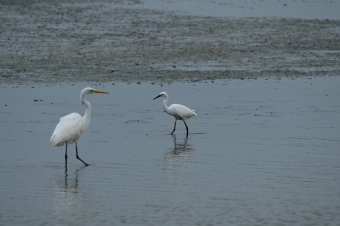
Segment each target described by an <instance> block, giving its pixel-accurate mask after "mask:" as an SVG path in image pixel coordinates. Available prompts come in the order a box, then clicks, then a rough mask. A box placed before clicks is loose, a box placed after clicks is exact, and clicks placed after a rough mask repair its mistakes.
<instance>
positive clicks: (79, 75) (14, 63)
mask: <svg viewBox="0 0 340 226" xmlns="http://www.w3.org/2000/svg"><path fill="white" fill-rule="evenodd" d="M17 2H20V1H16V4H12V3H10V2H9V1H0V4H1V7H0V15H1V16H0V30H1V32H0V49H1V51H0V83H2V84H4V83H16V84H29V83H55V82H79V81H82V82H84V81H85V82H111V81H112V82H115V81H123V82H145V81H148V82H172V81H201V80H214V79H224V78H238V79H239V78H257V77H265V76H268V77H280V76H287V77H299V76H333V75H340V66H339V65H340V37H339V33H340V32H339V27H340V21H339V20H319V19H314V20H307V19H293V18H230V17H207V16H192V15H183V14H177V13H175V12H171V11H161V10H150V9H145V8H143V7H138V6H139V5H142V3H140V2H139V1H132V2H130V1H103V2H101V3H97V2H94V1H93V2H91V1H88V2H86V3H79V2H76V1H65V2H63V3H53V2H52V3H51V2H48V1H22V4H19V3H17Z"/></svg>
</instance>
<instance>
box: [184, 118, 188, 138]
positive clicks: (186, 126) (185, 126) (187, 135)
mask: <svg viewBox="0 0 340 226" xmlns="http://www.w3.org/2000/svg"><path fill="white" fill-rule="evenodd" d="M183 122H184V125H185V127H186V128H187V136H188V134H189V129H188V126H187V124H186V123H185V121H184V120H183Z"/></svg>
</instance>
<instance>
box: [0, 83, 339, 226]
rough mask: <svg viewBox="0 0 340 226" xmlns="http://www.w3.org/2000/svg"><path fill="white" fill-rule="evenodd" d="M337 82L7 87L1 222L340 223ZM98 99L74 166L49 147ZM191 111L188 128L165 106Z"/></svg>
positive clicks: (1, 99)
mask: <svg viewBox="0 0 340 226" xmlns="http://www.w3.org/2000/svg"><path fill="white" fill-rule="evenodd" d="M339 85H340V77H311V78H297V79H286V78H282V79H275V78H272V79H256V80H255V79H244V80H220V81H214V82H211V81H208V82H202V83H171V84H162V86H160V85H155V84H150V83H142V84H127V83H115V84H114V85H113V84H112V83H105V84H84V83H76V84H58V85H39V86H37V85H35V86H26V85H19V86H16V85H1V89H0V106H1V107H0V115H1V128H2V129H1V131H0V137H1V139H0V143H1V147H2V154H1V156H0V180H1V185H0V199H1V205H0V222H2V223H1V224H3V225H42V224H51V225H56V224H67V225H123V224H126V225H161V224H162V225H227V224H228V225H266V224H267V225H338V224H339V222H340V217H339V214H338V213H339V212H340V173H339V172H340V171H339V162H340V154H339V147H340V139H339V134H340V129H339V128H340V127H339V126H340V117H339V113H340V105H339V96H340V89H339V88H340V87H339ZM86 86H91V87H95V88H99V89H103V90H106V91H108V92H109V93H110V94H109V95H89V96H88V98H87V99H88V100H89V101H90V102H91V104H92V107H93V115H92V120H91V125H90V127H89V129H88V131H86V132H85V133H84V134H83V135H82V137H81V138H80V140H79V145H78V147H79V155H80V157H81V158H82V159H83V160H84V161H86V162H87V163H89V164H90V166H88V167H84V165H83V164H82V163H81V162H80V161H78V160H77V159H76V158H75V149H74V145H69V152H68V153H69V161H68V173H67V174H65V173H64V147H51V146H49V139H50V136H51V134H52V132H53V130H54V127H55V125H56V124H57V122H58V120H59V117H61V116H63V115H65V114H68V113H71V112H79V113H81V114H83V112H84V108H83V106H82V105H81V104H80V102H79V94H80V91H81V89H82V88H84V87H86ZM161 91H166V92H168V94H169V96H170V100H169V103H170V104H171V103H179V104H184V105H186V106H188V107H190V108H194V109H196V110H197V111H198V112H199V115H198V116H196V117H194V118H191V119H189V120H188V121H187V124H188V126H189V136H188V137H187V138H186V131H185V126H184V124H183V123H182V122H181V121H179V122H178V123H177V130H176V132H175V135H170V132H171V131H172V129H173V123H174V119H173V118H172V117H171V116H169V115H167V114H166V113H164V112H163V109H162V100H160V99H157V100H154V101H153V100H152V99H153V98H154V97H155V96H157V95H158V94H159V93H160V92H161Z"/></svg>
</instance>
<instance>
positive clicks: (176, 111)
mask: <svg viewBox="0 0 340 226" xmlns="http://www.w3.org/2000/svg"><path fill="white" fill-rule="evenodd" d="M159 97H164V98H165V100H164V101H163V108H164V111H165V112H166V113H168V114H169V115H172V116H174V117H175V125H174V130H173V131H172V132H171V134H173V132H175V130H176V122H177V120H182V121H183V122H184V124H185V127H186V128H187V136H188V134H189V129H188V126H187V124H186V123H185V120H186V119H189V118H191V117H192V116H195V115H197V111H196V110H193V109H190V108H188V107H186V106H183V105H180V104H172V105H170V106H169V107H168V106H167V105H166V104H167V102H168V100H169V95H168V94H167V93H166V92H161V93H160V94H159V95H158V96H156V97H155V98H153V99H154V100H155V99H157V98H159Z"/></svg>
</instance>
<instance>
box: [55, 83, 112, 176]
mask: <svg viewBox="0 0 340 226" xmlns="http://www.w3.org/2000/svg"><path fill="white" fill-rule="evenodd" d="M93 93H102V94H108V92H106V91H102V90H97V89H92V88H90V87H87V88H85V89H83V90H82V91H81V93H80V100H81V103H82V105H84V106H85V114H84V116H83V117H82V116H81V115H80V114H79V113H71V114H68V115H66V116H64V117H62V118H60V121H59V123H58V124H57V126H56V127H55V129H54V132H53V134H52V137H51V140H50V145H51V146H63V145H64V144H65V145H66V150H65V172H67V145H68V144H71V143H75V145H76V156H77V159H79V160H80V161H82V162H83V163H84V164H85V166H88V164H87V163H86V162H84V161H83V160H82V159H81V158H79V155H78V147H77V142H78V139H79V137H80V135H81V134H82V133H83V132H84V131H85V130H86V129H87V127H89V125H90V120H91V104H90V102H88V101H87V100H86V99H85V96H86V95H87V94H93Z"/></svg>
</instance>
